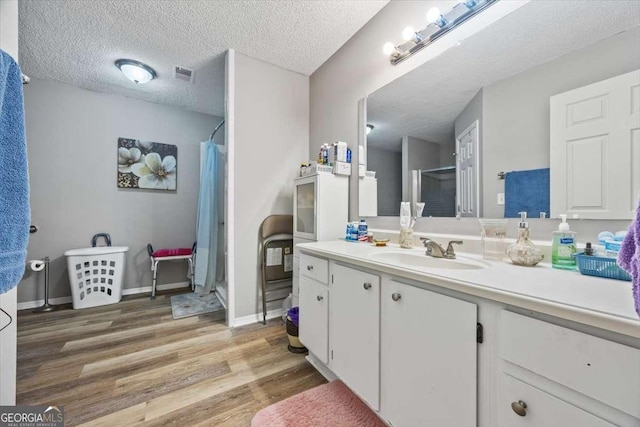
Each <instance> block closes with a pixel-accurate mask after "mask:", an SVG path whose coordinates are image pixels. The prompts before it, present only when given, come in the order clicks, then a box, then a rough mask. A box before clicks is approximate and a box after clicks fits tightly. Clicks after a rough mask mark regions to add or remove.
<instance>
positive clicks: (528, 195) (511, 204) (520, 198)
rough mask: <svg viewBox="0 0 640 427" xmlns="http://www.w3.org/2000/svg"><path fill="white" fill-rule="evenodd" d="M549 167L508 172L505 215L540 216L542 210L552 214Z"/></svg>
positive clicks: (505, 190)
mask: <svg viewBox="0 0 640 427" xmlns="http://www.w3.org/2000/svg"><path fill="white" fill-rule="evenodd" d="M549 171H550V169H549V168H545V169H532V170H528V171H518V172H507V174H506V175H507V176H506V177H505V183H504V193H505V195H504V217H505V218H520V214H519V212H523V211H524V212H526V213H527V216H528V217H529V218H540V212H546V214H547V218H549V215H550V209H549V206H550V202H549V198H550V196H549V193H550V190H549V188H550V187H549Z"/></svg>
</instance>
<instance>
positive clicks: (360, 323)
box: [330, 265, 380, 409]
mask: <svg viewBox="0 0 640 427" xmlns="http://www.w3.org/2000/svg"><path fill="white" fill-rule="evenodd" d="M331 301H332V303H331V319H330V331H331V361H330V367H331V370H332V371H333V372H334V373H335V374H336V375H337V376H338V377H340V378H341V379H342V381H344V382H345V384H347V385H348V386H349V387H350V388H351V389H353V390H354V391H356V393H358V394H359V395H360V397H361V398H362V399H364V400H365V401H366V402H367V403H368V404H369V406H371V407H372V408H374V409H378V408H379V401H380V356H379V353H380V277H379V276H377V275H375V274H370V273H365V272H362V271H359V270H355V269H353V268H348V267H344V266H341V265H335V266H334V268H333V283H332V285H331Z"/></svg>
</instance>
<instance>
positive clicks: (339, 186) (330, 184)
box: [293, 173, 349, 241]
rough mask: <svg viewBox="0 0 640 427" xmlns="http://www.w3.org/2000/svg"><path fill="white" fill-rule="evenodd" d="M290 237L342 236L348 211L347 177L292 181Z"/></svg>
mask: <svg viewBox="0 0 640 427" xmlns="http://www.w3.org/2000/svg"><path fill="white" fill-rule="evenodd" d="M293 196H294V197H293V235H294V237H299V238H303V239H308V240H312V241H313V240H317V241H322V240H334V239H338V238H341V237H344V234H345V229H346V224H347V220H348V213H349V212H348V210H349V177H348V176H341V175H333V174H328V173H324V174H323V173H320V174H318V175H313V176H308V177H304V178H298V179H296V180H295V189H294V194H293Z"/></svg>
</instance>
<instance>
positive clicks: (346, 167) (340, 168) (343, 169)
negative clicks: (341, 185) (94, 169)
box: [333, 162, 351, 175]
mask: <svg viewBox="0 0 640 427" xmlns="http://www.w3.org/2000/svg"><path fill="white" fill-rule="evenodd" d="M333 173H334V174H336V175H351V163H346V162H336V163H335V164H334V165H333Z"/></svg>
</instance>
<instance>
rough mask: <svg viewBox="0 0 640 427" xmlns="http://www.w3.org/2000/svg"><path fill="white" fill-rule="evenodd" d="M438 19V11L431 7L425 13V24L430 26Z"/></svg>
mask: <svg viewBox="0 0 640 427" xmlns="http://www.w3.org/2000/svg"><path fill="white" fill-rule="evenodd" d="M438 18H440V9H438V8H437V7H432V8H431V9H429V11H428V12H427V23H428V24H432V23H434V22H436V21H437V20H438Z"/></svg>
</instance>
